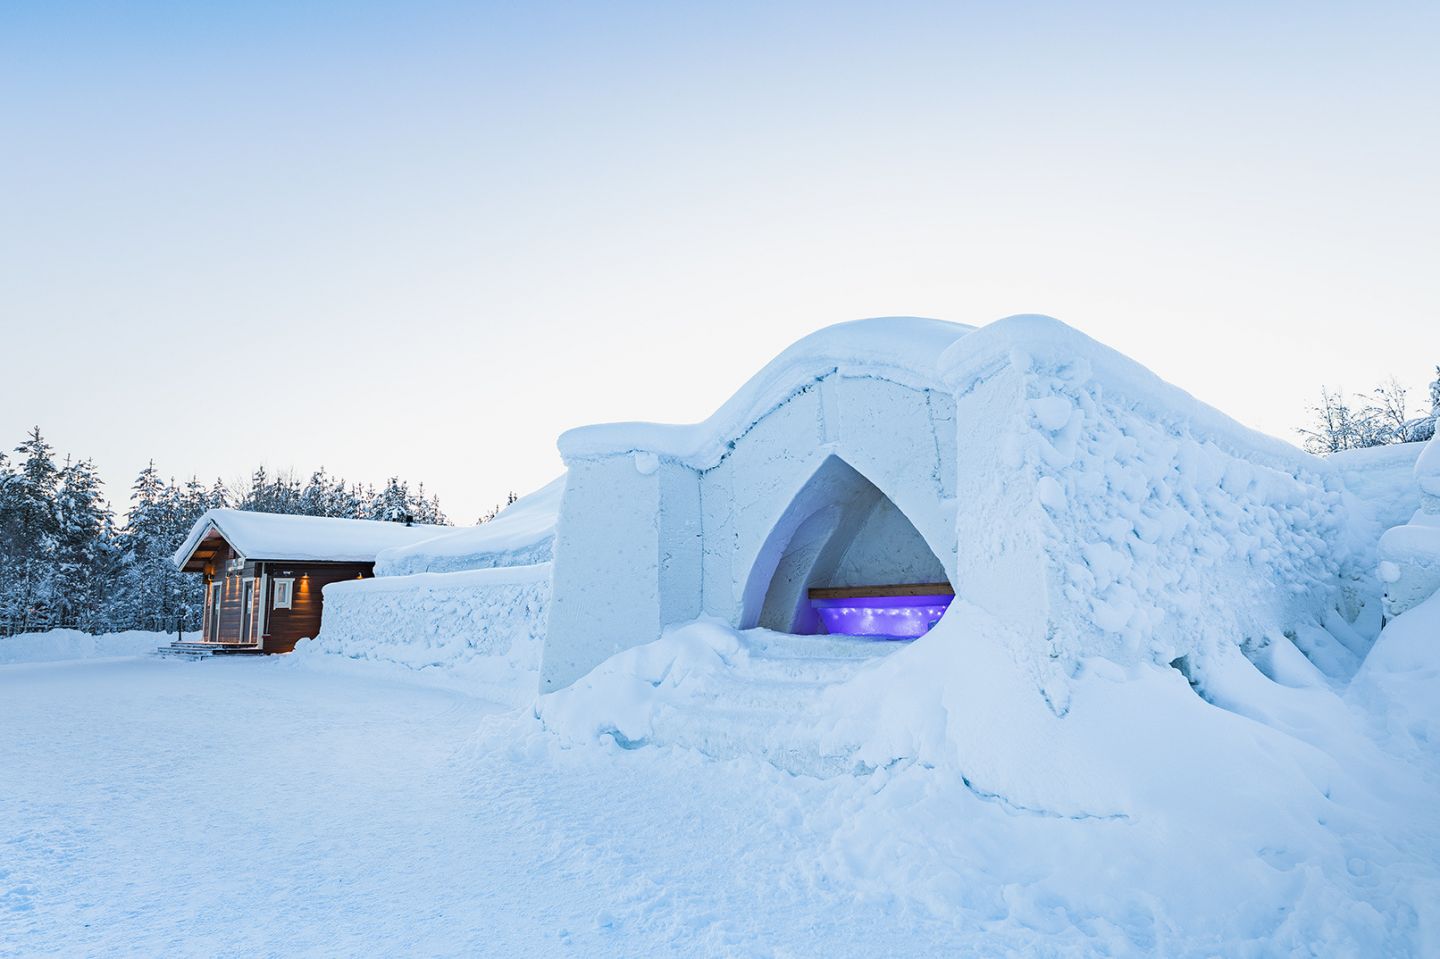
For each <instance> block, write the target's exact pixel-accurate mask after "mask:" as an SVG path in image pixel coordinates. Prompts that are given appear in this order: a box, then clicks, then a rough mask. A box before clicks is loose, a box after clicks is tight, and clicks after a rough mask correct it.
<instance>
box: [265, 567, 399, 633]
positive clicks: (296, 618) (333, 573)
mask: <svg viewBox="0 0 1440 959" xmlns="http://www.w3.org/2000/svg"><path fill="white" fill-rule="evenodd" d="M374 571H375V564H374V563H266V564H265V574H266V579H265V592H266V596H265V605H266V607H267V608H268V607H269V606H270V605H271V604H273V603H274V602H275V580H277V579H294V580H295V592H294V595H293V596H292V598H291V601H290V608H289V609H271V610H270V611H269V623H268V625H267V632H266V636H265V645H264V649H265V652H267V653H288V652H290V651H291V650H292V649H294V648H295V644H296V643H298V642H299V641H300V640H301V639H303V638H305V637H307V636H308V637H310V638H312V639H313V638H314V637H315V636H316V634H318V633H319V632H320V614H321V602H322V600H323V595H322V590H323V589H324V588H325V586H326V585H327V584H329V583H338V582H341V581H343V580H347V579H356V578H360V577H363V578H365V579H369V578H370V577H371V576H372V575H374Z"/></svg>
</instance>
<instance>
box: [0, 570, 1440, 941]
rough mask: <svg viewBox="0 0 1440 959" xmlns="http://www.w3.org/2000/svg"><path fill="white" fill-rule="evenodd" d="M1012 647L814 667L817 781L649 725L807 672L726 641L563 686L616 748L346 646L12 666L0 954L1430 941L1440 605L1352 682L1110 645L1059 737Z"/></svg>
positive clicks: (554, 704)
mask: <svg viewBox="0 0 1440 959" xmlns="http://www.w3.org/2000/svg"><path fill="white" fill-rule="evenodd" d="M1002 632H1003V630H1000V629H999V628H998V627H997V626H996V624H994V623H989V622H987V621H986V620H985V617H984V616H983V615H982V614H980V613H978V612H977V611H974V610H967V609H964V608H961V609H960V610H958V615H955V616H952V617H947V619H946V620H945V621H943V623H942V625H941V627H939V628H937V629H936V630H935V631H934V632H932V634H931V635H930V637H929V639H932V640H935V641H934V642H917V643H915V644H912V645H911V646H909V647H905V648H902V649H900V650H899V651H898V652H896V653H895V654H893V655H890V656H885V657H879V658H863V657H862V660H863V661H859V662H858V663H856V664H855V665H854V668H851V667H847V668H846V670H845V678H846V680H847V681H846V682H845V683H843V684H842V685H834V686H829V687H825V686H824V684H823V683H818V682H817V683H815V684H813V688H812V689H810V690H809V691H808V693H804V694H810V693H813V695H814V696H815V697H817V698H816V699H815V700H814V701H815V702H824V703H825V704H826V708H825V710H824V711H823V714H824V715H826V716H829V717H831V719H829V720H827V726H826V727H825V728H821V729H817V730H816V731H815V733H816V736H817V737H818V739H819V740H822V741H823V742H822V747H823V746H824V745H827V744H828V745H829V746H831V747H833V746H835V745H836V744H838V743H844V744H849V745H852V746H854V747H855V749H856V750H857V751H856V752H854V753H853V754H852V756H851V758H852V759H854V760H856V762H855V763H854V764H853V765H852V766H851V767H849V768H846V769H842V770H835V769H831V770H828V771H825V772H824V774H823V775H796V774H793V773H791V772H786V771H782V769H781V768H779V766H783V765H784V763H781V764H779V766H777V765H776V764H774V763H772V762H767V761H765V760H763V759H761V758H759V756H760V755H761V754H762V753H763V750H761V751H756V752H755V754H753V755H740V756H738V757H737V758H729V759H725V758H714V757H713V756H707V755H705V754H704V753H702V752H701V751H698V750H694V749H689V748H685V747H684V746H682V745H676V744H674V743H673V742H667V737H666V736H663V735H660V733H659V732H657V730H658V729H659V728H660V727H659V726H656V725H655V724H654V722H653V721H654V719H655V717H657V716H660V715H661V714H662V712H663V709H660V708H659V706H660V705H663V704H664V703H666V702H669V703H673V702H676V701H678V699H679V698H682V697H684V696H685V695H689V694H692V693H693V694H694V698H696V700H697V702H699V701H704V700H708V701H710V702H711V704H712V706H713V703H714V701H715V697H713V696H712V695H710V692H709V691H710V689H711V687H713V686H714V684H717V683H723V682H724V681H725V678H726V673H727V671H733V670H736V669H750V670H758V669H761V668H762V667H763V668H764V669H766V670H769V672H768V673H767V674H766V675H767V676H768V677H769V681H770V682H771V684H772V686H780V685H785V684H789V685H790V686H791V687H795V688H798V686H800V685H803V684H800V683H799V681H798V680H797V678H796V674H795V673H794V672H793V670H794V669H795V668H798V667H796V666H795V664H794V663H793V662H791V663H790V664H789V665H788V666H786V665H785V664H784V662H783V661H782V660H781V659H772V660H769V661H768V662H765V661H763V660H765V657H766V655H768V656H771V657H777V656H779V655H780V653H781V652H783V651H780V650H777V649H774V648H771V646H770V645H769V644H771V643H773V640H767V639H766V638H765V634H763V633H761V634H742V635H740V636H738V637H737V636H734V635H733V634H729V633H728V632H727V631H726V630H724V629H723V628H722V627H719V626H715V625H711V624H701V625H699V626H696V627H690V628H688V629H682V630H678V631H675V632H672V633H671V634H670V635H669V636H667V637H666V638H665V639H663V640H661V641H660V642H659V643H658V644H652V646H653V648H642V649H639V650H635V651H632V652H631V653H630V654H627V657H628V658H627V659H624V660H619V661H617V662H616V663H615V664H612V665H611V666H609V667H607V669H606V670H603V671H599V672H597V673H596V675H595V677H594V678H593V680H591V681H589V682H588V684H580V685H578V686H577V687H576V689H575V691H574V692H573V693H572V694H570V695H571V696H572V697H584V696H586V695H592V694H594V693H595V691H597V690H605V689H608V692H607V693H606V695H605V697H604V699H605V702H608V703H612V704H614V707H615V708H616V709H617V710H626V713H625V715H624V716H619V717H617V720H616V723H615V724H614V730H615V731H614V732H607V731H602V730H599V729H596V728H593V726H586V725H577V724H576V723H575V722H574V719H575V718H576V717H582V718H593V717H594V716H595V715H597V714H598V712H597V710H598V708H599V707H598V706H597V705H596V704H589V705H586V706H585V707H584V708H571V707H575V706H576V705H577V703H576V702H571V703H570V704H569V706H568V707H567V703H566V700H565V699H564V698H563V697H549V698H548V699H547V703H546V705H545V707H544V708H543V709H542V710H541V718H539V719H537V718H536V714H535V710H534V708H533V707H526V708H522V709H518V710H506V709H504V708H502V707H500V706H497V705H494V704H492V703H490V702H487V701H485V700H482V699H478V698H474V697H471V696H468V695H465V694H463V693H460V692H457V691H455V690H453V689H447V688H444V687H441V686H437V685H435V684H432V683H421V682H418V681H416V679H415V678H414V677H415V671H414V670H410V669H407V668H405V667H402V666H399V665H393V664H384V663H378V662H358V661H353V660H348V659H345V658H343V657H339V656H290V657H273V658H266V659H239V660H215V661H202V662H173V661H165V660H159V659H156V658H151V657H144V658H130V659H110V660H103V661H101V660H90V661H72V662H57V663H44V664H22V665H11V666H5V667H0V729H3V730H4V734H3V736H0V851H3V852H0V955H4V956H7V957H8V956H17V957H18V956H34V955H87V956H88V955H134V956H160V955H206V956H211V955H214V956H247V957H248V956H270V955H274V956H296V955H301V956H305V955H309V956H332V955H333V956H340V955H346V956H350V955H497V956H500V955H503V956H565V955H573V956H586V957H591V956H636V955H714V956H835V955H846V956H849V955H885V956H933V955H952V954H958V955H981V956H988V955H1042V956H1071V955H1074V956H1088V955H1156V954H1159V955H1175V956H1189V955H1196V956H1200V955H1226V956H1272V955H1386V956H1425V955H1435V954H1437V951H1440V926H1437V921H1440V917H1437V908H1440V907H1437V904H1440V864H1437V863H1440V804H1437V803H1436V802H1435V801H1434V799H1435V796H1436V794H1437V793H1436V790H1437V786H1440V761H1437V749H1436V745H1435V744H1436V742H1437V741H1440V740H1437V736H1440V711H1437V710H1440V707H1437V706H1436V703H1437V701H1440V697H1436V696H1435V695H1434V690H1435V688H1436V683H1437V681H1440V668H1437V665H1440V655H1437V644H1436V642H1435V640H1436V639H1437V638H1440V598H1437V599H1434V600H1431V601H1430V602H1428V603H1426V604H1423V605H1422V606H1420V607H1417V608H1416V609H1415V610H1412V611H1411V612H1409V613H1407V614H1405V615H1404V616H1402V617H1400V618H1399V619H1398V620H1395V621H1394V622H1392V623H1391V624H1390V625H1389V626H1388V627H1387V629H1386V631H1385V633H1384V634H1383V635H1382V636H1381V638H1380V640H1379V641H1378V642H1377V644H1376V646H1375V649H1374V651H1373V652H1371V654H1370V656H1369V657H1368V658H1367V661H1366V663H1365V665H1364V666H1363V667H1362V669H1361V670H1360V672H1359V673H1358V674H1357V676H1356V678H1355V679H1354V680H1353V682H1352V683H1351V684H1350V686H1349V688H1348V690H1341V689H1340V688H1339V687H1336V686H1333V685H1331V684H1329V683H1327V682H1326V681H1324V680H1319V679H1315V680H1314V681H1313V682H1311V683H1310V684H1308V685H1301V686H1298V687H1290V686H1282V685H1279V684H1277V683H1273V682H1271V681H1270V680H1268V679H1265V678H1263V677H1261V676H1260V674H1259V673H1258V672H1255V671H1254V670H1253V668H1250V667H1249V665H1248V663H1247V662H1246V661H1245V660H1244V659H1243V658H1242V657H1238V656H1237V657H1236V658H1235V661H1234V662H1231V663H1229V664H1228V665H1212V667H1211V670H1210V672H1209V673H1208V674H1207V675H1206V676H1204V677H1200V678H1199V679H1198V681H1199V683H1200V689H1199V690H1192V689H1191V688H1190V686H1189V685H1188V684H1187V683H1186V682H1185V680H1184V678H1183V677H1182V676H1181V674H1180V672H1179V671H1177V670H1162V669H1158V668H1154V667H1139V668H1136V669H1133V670H1128V671H1127V670H1124V669H1121V668H1120V667H1118V666H1115V665H1114V664H1107V663H1105V662H1103V661H1094V662H1092V663H1089V664H1087V666H1086V669H1085V670H1084V671H1082V673H1081V675H1080V676H1079V678H1078V679H1077V682H1076V685H1075V690H1074V697H1073V699H1072V702H1071V706H1070V710H1069V713H1068V716H1067V717H1066V718H1065V719H1063V720H1061V719H1058V718H1057V717H1055V716H1054V715H1053V714H1052V713H1050V712H1049V711H1048V710H1044V709H1035V708H1033V703H1032V702H1031V700H1030V698H1028V697H1023V696H1019V695H1016V692H1017V690H1018V689H1019V688H1020V687H1021V686H1022V685H1023V682H1024V679H1025V678H1024V677H1023V676H1022V675H1020V674H1019V673H1018V671H1017V668H1016V662H1015V660H1013V659H1012V658H1009V656H1008V653H1007V651H1006V650H1005V648H1004V646H1003V643H1002V642H1000V638H1002V635H1001V634H1002ZM836 655H838V653H837V654H836ZM940 660H946V661H947V662H944V663H942V662H940ZM777 664H779V665H777ZM957 665H959V666H961V667H963V668H960V669H957V668H956V666H957ZM782 667H783V668H782ZM805 669H807V670H808V669H810V667H809V666H806V667H805ZM647 671H650V672H656V674H657V676H656V677H655V679H656V681H655V682H653V684H652V683H640V684H639V685H636V684H634V683H630V678H631V677H634V676H638V675H640V674H644V673H647ZM956 675H960V676H969V677H971V679H970V680H967V681H965V682H963V683H960V684H957V683H956V682H955V681H954V679H953V677H954V676H956ZM811 678H812V679H813V678H816V677H811ZM627 683H629V685H626V684H627ZM887 683H906V684H908V685H909V687H910V688H911V689H912V690H913V695H912V696H911V697H909V699H908V701H907V702H906V703H905V704H903V705H899V706H897V705H896V701H895V700H894V699H893V698H891V699H882V698H881V697H877V696H876V695H875V691H876V690H877V689H878V688H879V686H880V685H881V684H887ZM607 684H608V685H607ZM646 686H648V688H649V692H646V690H645V687H646ZM1012 687H1014V688H1012ZM1200 694H1203V695H1204V697H1205V698H1202V696H1201V695H1200ZM1207 700H1208V701H1207ZM867 702H868V703H876V702H885V703H888V704H889V705H888V706H887V707H886V710H884V711H881V710H877V709H875V708H873V707H872V706H868V705H867ZM894 710H900V711H902V712H905V715H895V714H894V713H893V711H894ZM818 714H819V713H817V715H818ZM835 716H846V717H848V719H847V720H845V721H841V722H837V721H835V720H834V718H833V717H835ZM927 716H931V717H935V718H936V722H938V723H939V725H933V724H932V725H931V726H930V727H929V728H928V732H927V731H926V730H927V725H926V723H925V722H924V721H923V720H924V718H925V717H927ZM711 720H712V721H714V722H716V723H720V724H723V723H724V721H725V718H724V717H723V716H718V717H717V716H712V717H711ZM791 721H794V717H793V715H792V717H791ZM695 722H696V723H697V724H698V723H699V722H700V720H698V719H697V720H695ZM647 724H649V725H647ZM662 725H663V724H662ZM622 729H623V730H624V731H625V734H624V735H623V736H617V735H616V732H620V731H621V730H622ZM647 730H648V731H649V733H650V735H649V736H648V737H647V735H646V734H647ZM916 731H919V732H918V733H917V732H916ZM897 732H904V733H905V734H906V735H907V736H911V737H912V738H911V740H910V741H906V742H897V741H894V740H893V739H892V738H891V737H893V735H895V734H896V733H897ZM670 738H672V739H678V738H679V737H670ZM621 743H623V744H624V745H623V746H622V745H621ZM957 746H963V749H959V748H957ZM710 751H711V752H712V753H713V752H715V750H710ZM962 755H963V756H964V757H965V760H964V765H962V764H961V763H960V762H959V761H958V758H957V757H959V756H962ZM898 756H907V757H912V758H911V759H907V760H905V761H903V762H892V761H891V760H890V758H889V757H898Z"/></svg>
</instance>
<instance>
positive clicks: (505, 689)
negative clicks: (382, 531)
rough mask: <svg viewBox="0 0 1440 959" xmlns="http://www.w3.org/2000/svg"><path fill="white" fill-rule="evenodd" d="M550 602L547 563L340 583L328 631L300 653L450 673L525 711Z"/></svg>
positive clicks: (332, 597)
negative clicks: (522, 705) (524, 704)
mask: <svg viewBox="0 0 1440 959" xmlns="http://www.w3.org/2000/svg"><path fill="white" fill-rule="evenodd" d="M549 606H550V565H549V564H548V563H542V564H537V565H533V566H518V567H513V568H508V569H481V570H471V571H468V572H457V573H419V574H414V575H410V576H386V577H377V578H375V579H365V580H351V581H346V582H343V583H332V584H330V585H329V586H326V587H325V617H324V621H323V623H322V625H321V629H320V635H319V636H318V637H316V638H315V639H314V640H311V641H308V642H301V643H300V645H299V646H298V647H296V650H295V655H297V656H300V657H310V656H342V657H346V658H349V659H359V660H368V661H372V662H381V663H390V664H393V665H398V666H401V667H404V668H406V669H411V670H416V671H421V672H434V673H443V674H444V675H445V676H446V677H447V678H449V679H452V680H456V681H459V682H460V683H462V684H463V685H464V686H466V687H467V688H468V689H469V690H470V691H472V692H475V693H477V694H479V695H483V696H485V697H487V698H490V699H494V700H496V701H498V702H502V703H509V704H513V705H519V704H522V703H525V702H528V701H529V700H530V699H532V698H533V697H534V694H535V687H536V676H537V673H538V670H539V666H540V650H541V644H542V642H543V638H544V635H545V623H546V618H547V615H548V612H549Z"/></svg>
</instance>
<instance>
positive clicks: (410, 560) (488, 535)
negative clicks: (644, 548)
mask: <svg viewBox="0 0 1440 959" xmlns="http://www.w3.org/2000/svg"><path fill="white" fill-rule="evenodd" d="M564 493H565V477H564V476H561V477H560V478H558V479H556V480H554V481H553V482H551V483H549V484H548V485H546V486H545V487H543V488H542V489H539V490H537V491H536V492H534V493H531V494H530V495H529V496H523V497H521V498H520V499H518V500H516V501H515V502H514V503H512V504H510V506H509V507H507V508H506V509H505V510H503V511H502V512H501V513H500V514H499V515H498V516H496V517H495V518H494V519H492V520H491V521H490V522H488V523H481V524H480V525H478V526H471V527H466V528H463V529H458V530H453V531H451V532H447V533H444V534H442V535H440V536H436V537H434V538H431V539H426V540H423V541H421V542H418V543H414V544H412V545H408V546H399V547H395V548H393V549H387V550H384V551H383V552H381V553H380V554H379V555H378V556H377V557H376V558H375V575H376V576H406V575H409V574H412V573H451V572H456V571H458V570H467V569H492V568H495V567H499V566H533V565H535V564H537V563H548V562H550V560H551V556H552V547H553V543H554V540H555V518H556V515H557V514H558V513H559V512H560V498H561V496H563V495H564Z"/></svg>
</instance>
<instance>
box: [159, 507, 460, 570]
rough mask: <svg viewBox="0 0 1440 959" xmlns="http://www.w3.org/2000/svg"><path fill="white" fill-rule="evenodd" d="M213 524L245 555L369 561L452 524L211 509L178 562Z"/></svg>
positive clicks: (177, 558) (193, 530)
mask: <svg viewBox="0 0 1440 959" xmlns="http://www.w3.org/2000/svg"><path fill="white" fill-rule="evenodd" d="M212 529H214V530H217V531H218V532H219V533H220V535H221V536H223V537H225V540H226V542H228V543H229V544H230V545H231V546H232V547H234V548H235V550H236V551H238V552H239V553H240V554H241V555H242V556H244V557H245V558H246V559H275V560H284V559H288V560H295V561H302V560H309V561H311V562H322V563H323V562H328V563H369V562H373V561H374V559H375V555H376V554H377V553H379V552H380V551H381V550H383V549H388V548H390V547H392V546H404V545H406V544H408V543H415V542H419V541H420V540H424V539H430V538H432V537H434V536H435V535H436V534H437V533H439V532H441V531H442V530H445V529H448V527H445V526H406V525H405V524H403V523H382V522H378V521H375V520H368V519H340V518H336V517H331V516H294V515H290V514H287V513H256V512H252V511H250V510H239V509H212V510H207V511H206V512H205V513H204V515H202V516H201V517H200V518H199V519H198V520H196V521H195V525H194V526H193V527H192V528H191V530H190V535H189V536H187V537H185V542H184V543H183V544H181V546H180V548H179V549H177V550H176V551H175V556H174V561H175V565H176V566H181V565H183V564H184V563H185V561H186V560H187V559H189V558H190V554H191V553H193V552H195V547H196V546H198V545H199V544H200V541H201V540H202V539H204V538H205V535H206V534H207V533H209V532H210V530H212Z"/></svg>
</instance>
